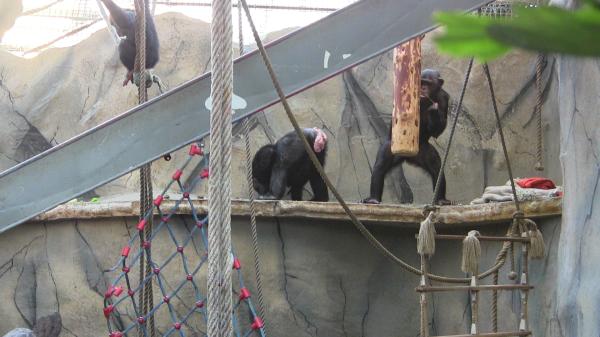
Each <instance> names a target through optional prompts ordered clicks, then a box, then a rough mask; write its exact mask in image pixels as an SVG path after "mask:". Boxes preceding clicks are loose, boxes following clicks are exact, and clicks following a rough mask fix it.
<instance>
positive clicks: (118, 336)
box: [108, 331, 123, 337]
mask: <svg viewBox="0 0 600 337" xmlns="http://www.w3.org/2000/svg"><path fill="white" fill-rule="evenodd" d="M108 337H123V333H122V332H121V331H113V332H111V333H110V335H108Z"/></svg>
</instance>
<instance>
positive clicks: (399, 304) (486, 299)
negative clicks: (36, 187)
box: [0, 217, 566, 337]
mask: <svg viewBox="0 0 600 337" xmlns="http://www.w3.org/2000/svg"><path fill="white" fill-rule="evenodd" d="M559 222H560V220H559V219H557V218H554V219H548V220H544V221H542V222H540V224H541V228H542V231H543V233H544V235H545V239H546V243H547V248H548V253H547V255H546V258H545V259H544V260H541V261H532V262H530V269H531V270H530V272H531V273H530V275H531V280H530V281H531V283H532V284H534V285H535V287H536V288H535V290H534V291H533V292H532V296H531V297H530V310H529V314H530V317H531V322H532V329H533V330H534V333H535V334H534V335H536V336H559V335H556V334H548V333H545V332H547V330H546V329H547V322H548V320H549V318H548V317H551V315H550V313H549V311H550V307H549V305H548V303H551V302H552V301H553V296H552V292H553V289H554V285H555V281H554V280H555V277H556V263H555V261H556V259H557V256H556V255H557V248H558V247H557V246H558V235H559V232H560V227H559ZM136 223H137V221H136V219H133V218H121V219H117V218H114V219H104V220H90V221H87V220H86V221H58V222H48V223H27V224H24V225H22V226H19V227H17V228H14V229H11V230H10V231H8V232H6V233H3V234H2V235H1V236H0V246H1V247H3V249H2V252H1V253H0V296H1V297H2V298H3V299H4V302H3V305H2V306H0V317H2V319H1V320H0V335H2V334H4V333H6V332H8V331H10V330H12V329H13V328H15V327H31V326H33V325H35V324H36V322H37V320H39V319H40V317H44V316H47V315H48V314H51V313H53V312H58V313H59V314H60V318H61V319H62V324H63V328H62V332H61V335H60V336H61V337H67V336H105V335H107V330H106V321H105V319H104V316H103V314H102V300H103V294H104V292H105V290H106V286H107V284H108V282H110V281H112V280H113V279H114V277H115V273H111V272H108V270H109V269H110V268H111V267H113V266H114V265H115V263H116V262H117V259H118V258H119V256H120V251H121V248H122V246H123V245H125V244H126V242H127V240H128V239H129V238H130V236H131V235H137V233H136V229H135V225H136ZM191 226H193V221H192V220H191V219H189V218H186V217H180V218H177V219H175V220H174V221H173V232H174V235H175V236H176V237H178V238H184V237H187V236H188V235H189V230H190V228H191ZM370 228H371V230H372V231H373V233H374V234H375V235H376V236H377V237H378V238H379V239H380V240H381V241H382V242H383V244H384V245H385V246H386V247H388V248H389V249H390V250H392V251H393V252H394V253H395V254H397V255H398V256H400V257H402V258H403V259H406V260H407V261H409V262H410V263H412V264H413V265H417V264H418V257H417V254H416V242H415V239H414V234H415V233H416V229H415V230H401V229H398V228H393V227H389V226H381V225H372V226H370ZM258 229H259V238H260V246H261V253H262V254H261V263H262V278H263V288H264V298H265V302H266V307H267V316H266V317H267V323H268V329H269V330H268V333H269V335H271V336H289V337H306V336H313V337H318V336H325V337H337V336H339V337H358V336H398V335H400V336H417V335H418V329H419V327H418V324H419V323H418V322H419V306H418V295H417V293H416V292H415V287H416V286H417V285H418V278H417V277H416V276H415V275H413V274H410V273H408V272H406V271H404V270H403V269H400V268H399V267H397V266H395V265H394V264H393V263H391V262H390V261H389V260H387V259H386V258H385V257H383V256H382V255H380V254H379V253H378V252H377V251H375V250H374V249H373V248H372V247H371V246H370V245H369V244H368V243H367V241H366V240H365V239H364V238H363V237H362V236H361V235H360V234H359V233H358V232H357V231H356V230H355V229H354V228H353V226H352V225H351V224H350V223H348V222H331V221H304V220H302V219H278V218H268V219H267V218H263V219H260V221H259V224H258ZM505 230H506V226H505V225H504V224H502V225H496V226H492V227H486V228H483V229H481V232H482V234H484V235H487V234H496V235H501V234H503V233H504V232H505ZM443 232H444V233H452V231H443ZM456 233H464V229H458V230H457V231H456ZM232 235H233V244H234V247H235V249H236V253H237V254H238V256H239V257H240V259H241V261H242V266H243V267H242V271H243V276H244V279H245V282H246V285H247V287H248V288H249V289H250V291H251V292H252V293H253V294H255V295H256V287H255V277H254V269H253V267H252V265H253V257H252V256H253V255H252V248H251V237H250V235H249V226H248V219H245V218H234V221H233V228H232ZM197 239H199V238H197ZM482 245H483V254H482V255H483V257H482V268H484V266H485V267H487V266H490V265H491V264H492V263H493V261H494V258H495V255H496V252H497V251H498V249H499V245H498V244H489V243H483V244H482ZM152 247H153V253H152V254H153V258H154V259H156V260H157V261H164V260H165V259H166V257H167V256H168V255H170V254H171V253H172V252H173V251H174V250H175V247H174V245H173V243H172V242H170V239H169V237H168V235H167V233H166V232H165V231H163V232H162V234H161V235H159V236H158V237H157V239H155V240H154V241H153V245H152ZM192 247H196V249H201V247H202V245H201V243H200V242H199V241H198V240H194V241H192ZM186 250H187V249H186ZM437 252H438V254H437V255H435V256H434V257H433V259H432V265H431V269H432V271H433V272H435V273H440V274H443V275H448V276H455V277H461V276H463V275H462V273H461V272H460V254H461V252H460V242H458V241H451V242H448V241H444V242H438V247H437ZM517 252H518V250H517ZM199 254H201V251H200V253H199ZM187 256H194V250H193V249H190V250H188V253H187ZM206 267H207V266H206V265H205V266H204V267H203V269H202V272H201V275H202V276H201V277H200V280H198V284H200V285H202V286H203V287H204V286H205V279H204V276H205V273H206ZM516 268H517V269H516V270H517V272H519V268H520V261H519V258H518V255H517V266H516ZM134 269H135V270H137V268H134ZM508 271H509V269H508V267H507V268H505V269H503V271H502V273H501V274H500V278H501V282H504V283H507V282H509V281H508V280H507V277H506V275H507V274H508ZM161 272H162V273H163V276H165V278H166V280H167V282H166V287H167V289H169V290H172V288H173V286H174V285H175V284H177V282H181V281H182V278H184V277H185V273H184V272H183V270H181V269H180V268H179V269H178V268H170V267H167V268H163V269H162V271H161ZM135 275H137V274H135ZM134 279H137V276H135V277H134ZM135 282H137V281H134V283H135ZM489 282H491V281H490V280H487V281H486V283H488V284H489ZM234 284H237V282H234ZM255 297H256V296H255ZM190 298H191V299H190ZM481 298H482V302H481V304H480V317H481V328H482V329H483V331H490V329H491V327H490V326H491V323H490V322H491V321H490V301H491V294H489V293H485V294H483V295H482V297H481ZM160 300H161V296H160V295H159V293H158V289H155V303H158V302H159V301H160ZM180 301H181V302H180ZM189 301H193V295H192V296H187V297H186V296H181V298H179V299H177V301H176V300H175V299H174V300H173V302H174V305H176V309H177V310H180V313H181V312H185V311H184V310H183V307H184V306H183V304H181V303H186V304H187V305H190V304H191V302H189ZM256 302H257V301H256V300H255V303H256ZM430 303H431V308H430V315H431V316H430V317H431V321H430V324H431V332H432V334H436V335H438V334H439V335H442V334H459V333H465V332H466V331H467V327H468V323H469V317H470V315H469V305H468V296H467V294H466V293H463V292H454V293H445V294H435V295H434V296H433V298H432V300H431V301H430ZM499 303H500V313H499V321H500V328H501V329H503V330H514V329H515V328H516V327H517V325H518V317H519V305H518V303H519V301H518V294H511V292H501V293H500V295H499ZM165 314H166V313H165V312H161V314H159V315H158V317H157V324H158V327H159V330H160V331H161V332H164V331H165V329H166V328H167V327H170V326H171V325H170V324H171V323H170V320H169V318H168V316H166V315H165ZM132 318H134V317H129V316H127V313H124V315H123V317H122V319H123V321H124V322H127V321H129V320H130V319H132ZM192 325H193V327H194V328H195V329H198V330H202V327H203V325H202V322H198V320H195V322H194V323H193V324H192ZM198 330H196V331H198ZM564 336H566V335H564Z"/></svg>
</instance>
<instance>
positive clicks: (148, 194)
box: [134, 0, 156, 337]
mask: <svg viewBox="0 0 600 337" xmlns="http://www.w3.org/2000/svg"><path fill="white" fill-rule="evenodd" d="M147 9H148V6H147V3H146V1H145V0H136V1H135V13H136V31H135V43H136V53H135V65H134V71H135V72H137V73H139V74H140V78H145V76H143V75H145V73H146V14H147V12H148V10H147ZM147 100H148V91H147V89H146V86H145V82H144V83H143V84H142V85H139V86H138V101H139V103H140V104H142V103H144V102H146V101H147ZM139 172H140V217H141V218H143V217H144V216H145V215H146V214H147V213H148V212H152V207H153V206H152V196H153V191H152V169H151V164H146V165H144V166H142V168H140V171H139ZM152 218H153V217H152V215H151V216H150V218H149V219H148V222H147V224H146V226H145V227H144V233H143V237H141V238H140V244H143V242H145V241H149V240H150V236H151V235H152V220H153V219H152ZM143 249H144V252H145V255H146V256H142V258H140V282H142V286H141V287H140V295H139V296H140V298H139V303H140V307H141V313H140V314H141V315H142V316H146V315H147V314H148V312H149V310H150V309H151V308H153V307H154V298H153V297H154V296H153V290H152V287H153V282H152V278H149V279H148V283H146V284H143V280H144V279H145V278H146V277H148V275H151V273H152V257H151V249H152V248H151V247H148V248H143ZM144 257H145V259H144ZM144 260H145V261H144ZM147 322H148V326H147V327H146V329H145V330H146V331H147V330H150V336H152V337H153V336H156V329H155V327H154V315H151V316H150V317H148V319H147ZM143 330H144V329H140V331H141V332H140V333H141V334H142V335H143V336H145V335H146V333H145V332H144V331H143Z"/></svg>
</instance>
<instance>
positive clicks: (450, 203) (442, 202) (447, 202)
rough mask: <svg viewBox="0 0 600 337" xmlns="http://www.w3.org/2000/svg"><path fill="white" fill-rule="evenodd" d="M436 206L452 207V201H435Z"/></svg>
mask: <svg viewBox="0 0 600 337" xmlns="http://www.w3.org/2000/svg"><path fill="white" fill-rule="evenodd" d="M437 204H438V205H440V206H448V205H452V201H450V200H448V199H440V200H438V201H437Z"/></svg>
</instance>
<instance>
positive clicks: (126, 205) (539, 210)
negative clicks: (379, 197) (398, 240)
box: [32, 196, 562, 228]
mask: <svg viewBox="0 0 600 337" xmlns="http://www.w3.org/2000/svg"><path fill="white" fill-rule="evenodd" d="M175 197H176V196H172V197H171V198H172V199H174V198H175ZM174 204H175V201H174V200H165V201H163V206H162V207H163V209H164V210H169V209H171V208H172V207H173V205H174ZM193 204H194V207H196V208H197V209H198V210H199V211H200V212H207V210H208V202H207V200H205V199H195V200H193ZM350 209H351V210H352V211H353V212H355V214H356V215H357V216H358V218H359V219H361V220H362V221H366V222H373V223H382V224H389V225H393V226H398V227H405V228H416V227H417V226H418V223H419V222H421V221H422V220H423V219H424V218H423V206H422V205H391V204H381V205H365V204H350ZM256 210H257V215H258V216H260V217H280V218H304V219H323V220H343V221H346V220H348V216H347V215H346V213H345V212H344V210H343V209H342V207H341V206H340V205H339V204H337V203H333V202H329V203H319V202H310V201H287V200H281V201H257V202H256ZM522 210H523V211H524V212H525V216H527V217H531V218H545V217H556V216H560V215H561V210H562V199H561V198H553V199H544V200H536V201H527V202H523V203H522ZM514 211H515V207H514V204H513V203H512V202H500V203H490V204H483V205H464V206H443V207H440V209H439V212H438V214H437V219H438V221H439V224H438V225H436V226H438V227H444V226H445V225H449V226H452V227H456V226H458V225H469V226H473V225H487V224H494V223H498V222H507V221H510V220H511V219H512V214H513V213H514ZM190 212H191V209H190V207H189V205H188V204H186V203H182V204H181V205H180V207H179V208H178V209H177V211H176V213H177V214H190ZM249 214H250V203H249V201H248V200H233V201H232V215H233V216H243V217H246V216H249ZM138 215H139V202H138V201H134V200H125V201H114V202H110V201H107V202H99V203H85V202H73V203H67V204H63V205H60V206H58V207H56V208H54V209H53V210H51V211H48V212H45V213H42V214H41V215H39V216H37V217H35V218H34V219H33V220H32V221H53V220H68V219H91V218H113V217H124V216H131V217H137V216H138Z"/></svg>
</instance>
